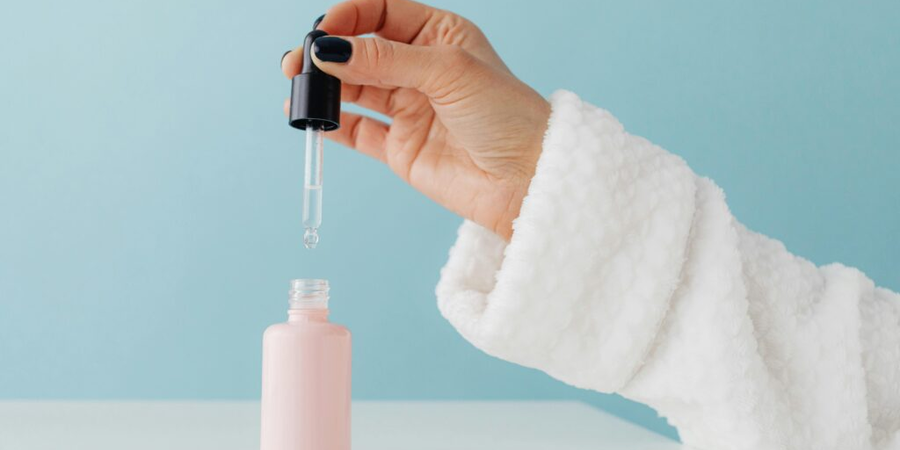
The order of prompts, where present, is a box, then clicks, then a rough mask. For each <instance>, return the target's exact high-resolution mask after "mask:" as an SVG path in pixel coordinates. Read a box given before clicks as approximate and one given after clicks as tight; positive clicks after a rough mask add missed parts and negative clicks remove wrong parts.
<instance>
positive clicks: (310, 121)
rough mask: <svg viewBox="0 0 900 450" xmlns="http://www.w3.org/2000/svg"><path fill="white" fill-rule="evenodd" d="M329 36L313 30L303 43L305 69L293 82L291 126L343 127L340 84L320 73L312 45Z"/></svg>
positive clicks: (329, 129) (326, 128)
mask: <svg viewBox="0 0 900 450" xmlns="http://www.w3.org/2000/svg"><path fill="white" fill-rule="evenodd" d="M327 35H328V33H326V32H324V31H322V30H313V31H311V32H310V33H309V34H307V35H306V40H305V41H303V68H302V69H301V70H300V73H299V74H297V75H296V76H295V77H294V78H293V79H292V80H291V117H290V121H289V122H288V123H290V125H291V126H292V127H294V128H299V129H301V130H305V129H306V128H307V127H313V128H318V129H322V130H325V131H331V130H336V129H338V128H340V126H341V80H339V79H337V78H335V77H333V76H331V75H328V74H327V73H325V72H322V71H321V70H319V68H318V67H316V65H315V64H313V60H312V45H313V42H314V41H315V40H316V39H318V38H320V37H322V36H327Z"/></svg>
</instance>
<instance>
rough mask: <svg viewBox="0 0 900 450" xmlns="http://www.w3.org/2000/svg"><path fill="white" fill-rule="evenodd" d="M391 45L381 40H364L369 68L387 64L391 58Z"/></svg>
mask: <svg viewBox="0 0 900 450" xmlns="http://www.w3.org/2000/svg"><path fill="white" fill-rule="evenodd" d="M393 49H394V47H393V45H391V43H390V42H389V41H386V40H383V39H366V56H367V59H368V61H367V62H368V64H369V66H370V67H377V66H378V65H379V64H386V63H388V62H389V61H390V60H391V59H392V57H393Z"/></svg>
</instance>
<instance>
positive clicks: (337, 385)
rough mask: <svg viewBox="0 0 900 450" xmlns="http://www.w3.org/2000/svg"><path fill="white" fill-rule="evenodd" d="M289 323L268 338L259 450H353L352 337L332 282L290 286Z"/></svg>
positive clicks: (275, 328) (270, 331) (271, 331)
mask: <svg viewBox="0 0 900 450" xmlns="http://www.w3.org/2000/svg"><path fill="white" fill-rule="evenodd" d="M290 305H291V307H290V309H289V310H288V321H287V323H279V324H275V325H272V326H270V327H269V328H268V329H267V330H266V332H265V334H264V335H263V371H262V424H261V432H260V450H350V331H348V330H347V329H346V328H345V327H343V326H340V325H337V324H333V323H330V322H329V321H328V281H327V280H293V281H291V291H290Z"/></svg>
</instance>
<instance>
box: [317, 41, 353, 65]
mask: <svg viewBox="0 0 900 450" xmlns="http://www.w3.org/2000/svg"><path fill="white" fill-rule="evenodd" d="M313 52H314V53H315V54H316V58H319V59H320V60H322V61H325V62H335V63H345V62H347V61H349V60H350V55H352V54H353V46H352V45H350V42H348V41H345V40H343V39H341V38H339V37H334V36H322V37H320V38H318V39H316V41H315V42H313Z"/></svg>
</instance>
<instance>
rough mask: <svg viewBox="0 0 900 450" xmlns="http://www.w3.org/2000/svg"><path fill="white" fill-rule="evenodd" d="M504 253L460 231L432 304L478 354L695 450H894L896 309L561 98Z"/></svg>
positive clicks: (646, 146)
mask: <svg viewBox="0 0 900 450" xmlns="http://www.w3.org/2000/svg"><path fill="white" fill-rule="evenodd" d="M551 100H552V105H553V113H552V115H551V118H550V125H549V129H548V131H547V135H546V137H545V141H544V148H543V153H542V156H541V158H540V161H539V162H538V167H537V173H536V175H535V177H534V179H533V180H532V184H531V187H530V189H529V192H528V196H527V197H526V199H525V201H524V203H523V205H522V210H521V214H520V216H519V218H518V219H517V220H516V222H515V224H514V233H513V237H512V240H511V242H509V244H508V245H507V243H506V242H505V241H504V240H502V239H500V238H499V237H497V236H496V235H494V234H493V233H491V232H490V231H488V230H486V229H484V228H482V227H480V226H478V225H476V224H474V223H472V222H465V223H464V224H463V225H462V227H461V228H460V230H459V239H458V241H457V243H456V245H455V246H454V247H453V249H452V250H451V252H450V258H449V261H448V262H447V265H446V266H445V267H444V269H443V271H442V273H441V280H440V282H439V284H438V287H437V296H438V306H439V308H440V310H441V312H442V314H443V315H444V317H446V318H447V319H448V320H449V321H450V322H451V323H452V324H453V326H454V327H456V329H457V330H458V331H459V332H460V334H462V335H463V336H464V337H465V338H466V339H468V340H469V341H470V342H471V343H472V344H474V345H475V346H476V347H478V348H480V349H482V350H483V351H485V352H487V353H489V354H491V355H494V356H497V357H499V358H503V359H506V360H509V361H512V362H515V363H518V364H521V365H524V366H528V367H534V368H537V369H540V370H543V371H544V372H546V373H548V374H549V375H551V376H553V377H555V378H557V379H559V380H562V381H564V382H566V383H569V384H572V385H574V386H577V387H581V388H588V389H594V390H598V391H601V392H618V393H621V394H622V395H624V396H626V397H629V398H632V399H635V400H637V401H641V402H644V403H647V404H649V405H651V406H653V407H655V408H656V409H657V410H658V411H659V412H660V413H661V414H662V415H663V416H665V417H667V418H668V420H669V421H670V423H672V424H673V425H674V426H676V427H677V428H678V429H679V432H680V434H681V437H682V440H683V441H684V442H685V444H688V445H690V446H693V447H695V448H698V449H710V450H712V449H715V450H722V449H742V450H743V449H748V450H749V449H791V450H793V449H817V450H818V449H841V450H851V449H870V448H876V449H897V448H900V296H898V295H897V294H895V293H892V292H890V291H887V290H884V289H879V288H875V287H874V285H873V284H872V282H871V281H870V280H868V279H867V278H866V277H865V276H864V275H863V274H861V273H860V272H859V271H857V270H856V269H852V268H847V267H844V266H841V265H838V264H835V265H830V266H826V267H823V268H817V267H815V266H814V265H813V264H811V263H810V262H808V261H806V260H803V259H801V258H798V257H796V256H793V255H791V254H790V253H788V252H787V251H786V250H785V249H784V247H783V246H782V245H781V243H779V242H777V241H774V240H771V239H768V238H766V237H764V236H761V235H758V234H755V233H753V232H751V231H748V230H746V229H745V228H744V227H743V226H741V225H740V224H739V223H738V222H736V221H735V219H734V218H733V217H732V215H731V213H730V212H729V210H728V207H727V205H726V204H725V199H724V195H723V193H722V191H721V190H720V189H719V188H718V187H717V186H716V185H715V184H714V183H713V182H712V181H710V180H708V179H705V178H700V177H697V176H696V175H695V174H694V173H693V172H692V171H691V170H690V168H689V167H688V166H687V165H686V164H685V163H684V161H683V160H681V159H680V158H679V157H677V156H674V155H672V154H670V153H667V152H666V151H665V150H663V149H661V148H659V147H657V146H655V145H653V144H651V143H650V142H648V141H646V140H645V139H643V138H640V137H637V136H632V135H630V134H628V133H626V132H625V131H624V130H623V128H622V126H621V125H620V124H619V123H618V121H616V119H615V118H614V117H612V115H610V114H609V113H608V112H606V111H604V110H601V109H598V108H596V107H593V106H591V105H589V104H585V103H583V102H582V101H581V100H580V99H578V97H576V96H575V95H574V94H572V93H570V92H565V91H560V92H557V93H556V94H554V95H553V97H552V99H551Z"/></svg>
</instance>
